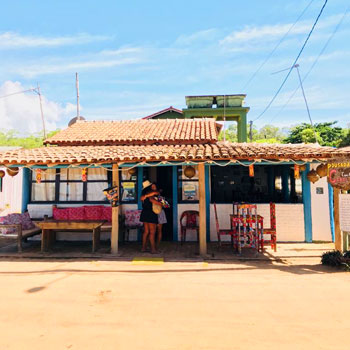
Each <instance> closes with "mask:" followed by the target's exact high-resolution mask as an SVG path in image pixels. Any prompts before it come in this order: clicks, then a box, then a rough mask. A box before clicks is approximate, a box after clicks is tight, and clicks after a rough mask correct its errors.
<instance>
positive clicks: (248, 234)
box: [237, 204, 261, 254]
mask: <svg viewBox="0 0 350 350" xmlns="http://www.w3.org/2000/svg"><path fill="white" fill-rule="evenodd" d="M237 211H238V234H237V242H238V243H237V247H238V249H237V250H238V253H239V254H240V253H241V251H242V247H249V248H254V249H256V250H257V252H259V250H260V236H261V230H260V227H259V222H258V212H257V206H256V204H240V205H238V206H237Z"/></svg>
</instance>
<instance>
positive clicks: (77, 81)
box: [75, 73, 80, 120]
mask: <svg viewBox="0 0 350 350" xmlns="http://www.w3.org/2000/svg"><path fill="white" fill-rule="evenodd" d="M75 87H76V89H77V118H78V120H79V119H80V112H79V76H78V73H75Z"/></svg>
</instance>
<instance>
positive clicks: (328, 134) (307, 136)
mask: <svg viewBox="0 0 350 350" xmlns="http://www.w3.org/2000/svg"><path fill="white" fill-rule="evenodd" d="M336 123H337V122H336V121H334V122H326V123H317V124H315V125H314V129H313V128H312V126H311V124H308V123H302V124H300V125H297V126H295V127H293V128H292V129H291V130H290V134H289V136H288V137H286V138H285V139H284V140H283V143H315V142H316V141H317V142H318V143H319V144H320V145H321V146H331V147H336V146H338V145H339V144H340V143H341V141H342V139H343V137H344V131H343V129H342V128H341V127H338V126H334V125H335V124H336ZM315 133H316V137H315Z"/></svg>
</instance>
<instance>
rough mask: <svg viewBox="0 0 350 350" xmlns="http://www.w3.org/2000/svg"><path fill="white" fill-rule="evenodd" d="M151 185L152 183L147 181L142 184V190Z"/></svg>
mask: <svg viewBox="0 0 350 350" xmlns="http://www.w3.org/2000/svg"><path fill="white" fill-rule="evenodd" d="M151 185H152V182H150V181H148V180H146V181H144V182H142V188H146V187H148V186H151Z"/></svg>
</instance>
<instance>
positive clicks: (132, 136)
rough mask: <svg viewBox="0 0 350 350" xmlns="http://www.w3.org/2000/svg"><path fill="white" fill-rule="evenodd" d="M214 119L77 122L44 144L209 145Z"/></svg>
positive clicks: (214, 136)
mask: <svg viewBox="0 0 350 350" xmlns="http://www.w3.org/2000/svg"><path fill="white" fill-rule="evenodd" d="M220 129H221V125H219V124H217V123H216V122H215V120H214V119H164V120H152V119H151V120H128V121H77V122H76V123H75V124H73V125H72V126H70V127H68V128H67V129H64V130H62V131H60V132H59V133H58V134H56V135H54V136H52V137H50V138H48V139H47V140H45V144H50V145H92V144H94V145H96V144H99V145H117V144H119V145H123V144H155V143H158V144H172V143H181V142H187V143H208V142H216V141H217V140H218V132H219V131H220Z"/></svg>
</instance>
